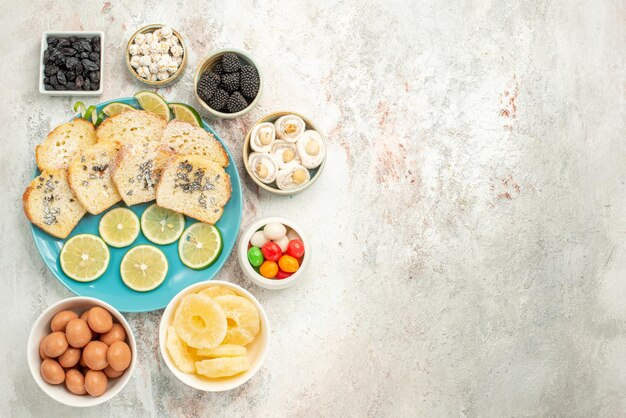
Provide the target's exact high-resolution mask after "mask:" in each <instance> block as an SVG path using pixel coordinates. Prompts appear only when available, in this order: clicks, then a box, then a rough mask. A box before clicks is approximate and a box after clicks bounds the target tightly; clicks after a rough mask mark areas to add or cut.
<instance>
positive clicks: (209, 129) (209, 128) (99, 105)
mask: <svg viewBox="0 0 626 418" xmlns="http://www.w3.org/2000/svg"><path fill="white" fill-rule="evenodd" d="M124 101H135V102H136V101H137V99H136V98H135V97H134V96H126V97H119V98H117V99H110V100H105V101H103V102H99V103H96V104H95V105H94V106H96V108H102V107H104V106H106V105H108V104H109V103H113V102H124ZM166 103H168V104H169V103H170V102H168V101H166ZM174 103H183V102H174ZM137 110H142V109H141V108H138V109H137ZM78 117H80V114H78V113H75V114H74V116H73V117H72V118H71V119H69V120H68V122H70V121H72V120H74V119H76V118H78ZM200 119H201V120H202V129H204V130H205V131H207V132H209V133H210V134H212V135H213V136H214V137H215V138H216V139H217V140H218V141H219V142H220V144H222V146H223V147H224V150H225V151H226V154H227V155H228V163H229V165H232V167H233V169H234V171H235V174H236V175H237V177H236V181H237V183H238V184H239V194H238V196H237V199H238V201H239V208H240V209H239V211H238V213H237V236H235V240H234V241H233V243H232V245H231V247H230V249H229V250H228V251H224V249H225V248H224V247H223V248H222V254H226V257H224V259H223V260H222V261H221V263H220V261H219V260H218V261H217V262H216V263H215V264H213V265H212V266H211V267H213V266H217V270H215V272H214V273H213V274H212V275H211V276H210V277H209V278H206V279H203V280H199V281H197V282H196V283H200V282H202V281H211V280H213V278H214V277H215V276H217V274H218V273H219V272H220V271H222V269H223V268H224V266H225V265H226V262H227V261H228V259H229V258H230V256H231V255H232V252H233V249H234V248H235V246H236V244H237V237H238V235H239V230H240V229H241V220H242V217H243V190H242V184H241V176H240V175H239V170H238V169H237V164H236V162H235V159H234V158H233V156H232V154H231V152H230V149H229V147H228V145H226V143H225V142H224V140H223V139H222V137H221V136H220V135H218V134H217V132H215V130H213V127H212V126H211V125H209V124H208V123H207V122H206V120H204V118H203V117H202V116H200ZM170 120H173V118H172V119H170ZM168 122H169V121H168ZM38 170H39V167H37V164H35V171H34V176H33V178H35V177H37V171H38ZM231 177H232V176H231ZM31 180H32V179H31ZM232 198H233V196H232V194H231V199H232ZM147 203H150V202H147ZM192 219H193V218H192ZM81 220H82V219H81ZM37 229H38V230H40V231H42V232H44V233H46V234H47V232H45V231H43V230H42V229H41V228H39V227H38V226H36V225H35V224H33V223H30V233H31V237H32V239H33V242H34V243H35V247H36V248H37V253H38V254H39V258H40V259H41V261H42V262H43V263H44V265H45V266H46V269H47V270H48V271H49V272H50V273H52V275H53V276H54V277H55V278H56V279H57V281H59V282H60V283H61V284H62V285H63V286H65V288H66V289H67V290H69V291H70V292H72V293H73V294H74V295H76V296H84V297H93V298H96V299H98V300H102V299H100V298H98V297H95V296H89V295H83V294H79V293H78V292H76V291H75V290H74V289H72V288H71V287H70V286H69V285H68V284H67V283H65V281H63V280H61V277H59V275H58V274H57V273H56V272H55V271H54V270H52V269H51V268H50V266H49V265H48V263H47V262H46V260H45V259H44V257H43V256H42V253H41V248H40V243H39V241H38V240H37V237H36V235H35V231H36V230H37ZM48 235H50V234H48ZM66 239H67V238H64V239H63V240H66ZM59 251H60V250H59ZM70 280H72V279H70ZM194 284H195V283H194ZM131 290H132V289H131ZM138 293H140V292H138ZM174 296H176V294H174V295H172V298H173V297H174ZM170 300H171V298H170ZM105 302H106V301H105ZM106 303H109V304H110V305H112V306H113V307H115V309H117V310H118V311H120V312H127V313H142V312H154V311H158V310H161V309H165V307H166V306H167V305H168V303H169V301H167V302H165V304H164V305H163V306H160V307H156V308H153V309H120V308H119V307H118V306H115V304H114V303H111V302H106Z"/></svg>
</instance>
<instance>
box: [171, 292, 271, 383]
mask: <svg viewBox="0 0 626 418" xmlns="http://www.w3.org/2000/svg"><path fill="white" fill-rule="evenodd" d="M269 336H270V329H269V322H268V320H267V315H266V314H265V311H264V310H263V307H262V306H261V304H260V303H259V301H257V300H256V298H255V297H254V296H252V294H251V293H250V292H248V291H247V290H245V289H243V288H242V287H240V286H237V285H236V284H233V283H229V282H224V281H219V280H212V281H209V282H202V283H196V284H194V285H191V286H189V287H187V288H186V289H183V290H182V291H181V292H180V293H178V294H177V295H176V296H175V297H174V299H172V300H171V301H170V303H169V304H168V305H167V307H166V308H165V311H164V312H163V316H162V317H161V325H160V327H159V347H160V349H161V355H162V356H163V360H165V364H167V367H169V369H170V370H171V372H172V373H173V374H174V375H175V376H176V377H177V378H178V379H179V380H180V381H182V382H183V383H185V384H187V385H188V386H191V387H193V388H195V389H199V390H204V391H208V392H222V391H225V390H230V389H234V388H236V387H238V386H241V385H242V384H244V383H245V382H247V381H248V380H249V379H250V378H251V377H252V376H254V375H255V373H256V372H257V371H258V370H259V368H260V367H261V365H262V364H263V360H264V359H265V355H266V354H267V349H268V346H269Z"/></svg>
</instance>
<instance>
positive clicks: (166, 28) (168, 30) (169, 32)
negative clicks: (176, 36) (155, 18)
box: [161, 26, 172, 38]
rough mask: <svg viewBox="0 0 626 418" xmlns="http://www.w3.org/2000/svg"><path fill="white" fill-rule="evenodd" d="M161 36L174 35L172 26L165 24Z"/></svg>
mask: <svg viewBox="0 0 626 418" xmlns="http://www.w3.org/2000/svg"><path fill="white" fill-rule="evenodd" d="M161 36H162V37H164V38H169V37H170V36H172V28H170V27H169V26H163V27H162V28H161Z"/></svg>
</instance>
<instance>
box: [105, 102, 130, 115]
mask: <svg viewBox="0 0 626 418" xmlns="http://www.w3.org/2000/svg"><path fill="white" fill-rule="evenodd" d="M129 110H137V109H135V108H134V107H132V106H131V105H129V104H126V103H122V102H113V103H109V104H108V105H106V106H104V108H103V109H102V111H103V112H104V114H105V115H107V116H115V115H119V114H120V113H124V112H128V111H129Z"/></svg>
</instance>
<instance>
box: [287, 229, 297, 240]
mask: <svg viewBox="0 0 626 418" xmlns="http://www.w3.org/2000/svg"><path fill="white" fill-rule="evenodd" d="M287 238H289V241H291V240H294V239H300V235H298V233H297V232H296V231H294V230H293V229H291V228H289V230H288V231H287Z"/></svg>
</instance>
